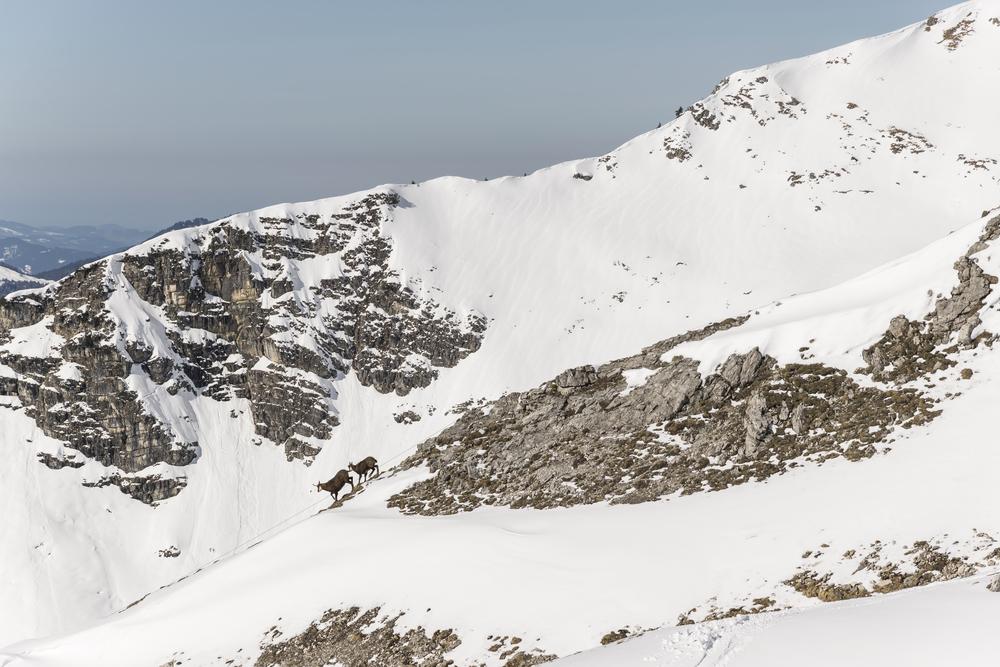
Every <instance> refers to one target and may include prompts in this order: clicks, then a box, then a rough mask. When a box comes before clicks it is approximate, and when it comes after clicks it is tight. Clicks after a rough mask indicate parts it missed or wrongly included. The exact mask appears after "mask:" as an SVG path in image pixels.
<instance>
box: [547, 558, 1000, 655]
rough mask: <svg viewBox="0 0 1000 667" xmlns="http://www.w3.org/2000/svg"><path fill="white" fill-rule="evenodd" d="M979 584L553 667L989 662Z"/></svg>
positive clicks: (715, 625)
mask: <svg viewBox="0 0 1000 667" xmlns="http://www.w3.org/2000/svg"><path fill="white" fill-rule="evenodd" d="M985 584H986V581H985V579H984V578H978V579H976V580H972V581H962V582H955V583H948V584H939V585H935V586H931V587H928V588H922V589H918V590H913V591H906V592H903V593H897V594H894V595H892V596H890V597H887V598H883V599H880V600H878V601H877V602H876V601H869V600H864V601H861V602H857V601H851V602H842V603H837V604H834V605H830V606H828V607H824V608H822V609H812V610H809V611H804V612H799V611H796V612H787V613H782V612H778V613H776V614H765V615H762V616H751V617H746V616H744V617H740V618H736V619H730V620H725V621H716V622H712V623H706V624H704V625H697V626H683V627H678V628H669V629H665V630H659V631H655V632H651V633H649V634H647V635H643V636H642V637H639V638H636V639H633V640H629V641H627V642H624V643H620V644H616V645H613V646H608V647H602V648H599V649H593V650H591V651H587V652H584V653H581V654H579V655H576V656H572V657H569V658H566V659H564V660H559V661H556V662H553V663H551V664H552V665H558V666H559V667H598V666H601V667H604V666H606V665H615V666H616V667H652V666H654V665H655V666H656V667H694V665H699V666H701V667H712V666H714V665H727V666H729V667H756V666H758V665H759V666H765V665H811V666H813V667H839V666H841V665H852V664H853V665H878V666H882V665H909V666H911V667H937V666H938V665H992V664H995V663H996V656H997V652H998V651H1000V642H998V639H997V634H996V627H997V623H998V622H1000V599H998V598H1000V596H998V595H997V594H996V593H990V592H988V591H987V590H985Z"/></svg>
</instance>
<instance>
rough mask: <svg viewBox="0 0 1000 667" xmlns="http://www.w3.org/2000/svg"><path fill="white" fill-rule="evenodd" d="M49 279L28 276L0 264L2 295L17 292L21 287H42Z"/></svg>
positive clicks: (0, 291)
mask: <svg viewBox="0 0 1000 667" xmlns="http://www.w3.org/2000/svg"><path fill="white" fill-rule="evenodd" d="M48 282H49V281H48V280H45V279H43V278H36V277H34V276H28V275H25V274H23V273H21V272H20V271H15V270H14V269H12V268H10V267H9V266H4V265H3V264H0V296H3V295H5V294H10V293H11V292H16V291H17V290H21V289H31V288H34V287H41V286H43V285H45V284H46V283H48Z"/></svg>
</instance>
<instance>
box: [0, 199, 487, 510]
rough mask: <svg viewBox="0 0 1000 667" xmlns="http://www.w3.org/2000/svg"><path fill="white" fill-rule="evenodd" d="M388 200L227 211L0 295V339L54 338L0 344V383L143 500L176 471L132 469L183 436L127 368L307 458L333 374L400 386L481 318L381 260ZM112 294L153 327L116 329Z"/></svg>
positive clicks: (427, 368)
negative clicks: (237, 213)
mask: <svg viewBox="0 0 1000 667" xmlns="http://www.w3.org/2000/svg"><path fill="white" fill-rule="evenodd" d="M398 205H399V199H398V196H397V195H395V194H394V193H389V192H380V193H374V194H369V195H367V196H365V197H362V198H360V199H358V200H356V201H354V202H352V203H349V204H347V205H346V206H344V207H343V208H342V209H341V210H340V211H338V212H336V213H333V214H331V215H329V216H326V217H322V216H320V215H305V214H303V215H298V216H296V217H294V218H280V219H279V218H259V219H257V220H256V221H255V222H256V224H249V223H247V222H246V221H245V220H244V219H241V218H234V219H231V220H227V221H223V222H221V223H219V224H216V225H214V226H212V227H209V228H202V229H199V230H192V231H191V232H188V233H185V234H184V237H183V238H184V241H185V243H184V244H182V245H181V247H178V244H177V242H176V238H175V236H171V237H162V238H161V240H160V241H159V242H158V243H154V244H152V245H146V246H142V247H140V248H139V249H137V250H135V251H132V252H128V253H124V254H122V255H116V256H113V257H111V258H109V259H107V260H104V261H102V262H99V263H97V264H94V265H91V266H89V267H87V268H84V269H81V270H79V271H77V272H76V273H74V274H73V275H71V276H69V277H68V278H66V279H65V280H63V281H62V282H60V283H59V284H57V285H55V286H53V287H51V288H50V289H48V290H46V291H42V292H35V293H32V294H26V295H18V296H15V297H14V298H11V299H6V300H0V337H3V339H9V338H10V333H9V332H10V331H11V330H13V329H16V328H20V327H25V326H29V325H39V326H44V327H46V328H47V329H49V330H51V331H52V332H53V333H55V334H58V335H59V336H61V337H62V339H64V342H63V343H62V344H61V346H56V349H55V351H54V352H53V354H54V356H51V357H46V358H38V357H31V356H24V355H18V354H12V353H2V352H0V363H2V364H4V365H7V366H9V367H11V368H12V369H14V370H15V371H16V372H17V374H18V377H17V378H16V379H14V380H10V379H6V378H5V379H4V384H3V385H2V386H0V390H2V391H4V392H5V393H7V394H16V395H17V396H18V397H19V398H20V399H21V403H22V404H23V406H24V407H25V410H26V412H27V414H29V415H30V416H31V417H32V418H33V419H35V421H36V422H37V423H38V425H39V427H40V428H41V429H42V430H43V431H44V432H45V433H46V435H49V436H51V437H53V438H56V439H58V440H61V441H63V442H65V443H66V445H67V446H68V447H71V448H73V449H76V450H78V451H79V452H81V453H82V454H83V455H85V456H86V457H88V458H91V459H94V460H97V461H99V462H100V463H102V464H104V465H106V466H112V467H114V468H116V469H119V470H120V471H121V472H122V473H124V474H121V473H118V472H111V473H109V474H108V475H107V476H105V477H104V478H102V480H100V481H99V482H97V483H96V484H97V485H106V484H114V485H116V486H118V487H119V488H121V489H122V490H123V491H125V492H126V493H129V494H130V495H133V496H135V497H139V498H140V499H142V500H147V501H150V502H151V501H152V500H156V499H159V498H162V497H166V496H169V495H173V494H174V493H176V492H177V491H179V490H180V488H181V487H182V483H181V482H179V481H175V480H170V479H166V478H164V479H160V478H159V477H157V478H156V479H153V478H152V477H147V478H143V479H139V478H137V477H136V476H135V475H134V474H133V473H136V472H138V471H141V470H143V469H145V468H147V467H148V466H150V465H152V464H154V463H158V462H166V463H168V464H172V465H176V466H184V465H188V464H190V463H192V462H193V461H195V460H196V458H197V455H198V443H197V442H183V441H181V439H180V438H179V436H178V435H177V434H176V433H175V432H174V431H173V430H172V429H171V427H170V425H169V424H168V423H165V422H162V421H160V420H159V419H157V418H156V417H155V416H153V414H151V412H150V411H149V410H147V409H146V406H145V405H144V403H143V400H142V399H140V397H139V396H138V395H137V394H136V392H135V391H134V390H132V389H131V388H130V387H129V385H128V382H127V379H128V378H129V375H130V374H132V373H134V372H137V371H139V372H141V373H142V374H144V375H145V376H147V377H148V379H149V380H150V381H151V382H152V383H154V384H155V385H159V386H162V387H163V389H164V390H165V391H166V392H168V393H169V394H172V395H177V394H179V393H182V392H185V393H188V394H200V395H205V396H209V397H211V398H213V399H215V400H217V401H228V400H231V399H233V398H246V399H248V401H249V406H250V410H251V412H252V417H253V421H254V424H255V429H256V431H257V434H258V435H259V436H260V437H261V438H266V439H268V440H270V441H273V442H274V443H276V444H278V445H281V446H283V447H284V449H285V452H286V454H287V455H288V457H289V459H290V460H291V459H292V458H300V459H305V460H306V461H307V462H308V461H309V460H310V459H311V457H312V456H314V455H315V454H316V453H317V452H318V451H319V449H318V446H319V444H321V441H324V440H328V439H329V438H330V437H331V436H332V434H333V428H334V427H335V426H336V425H337V423H338V422H337V417H336V407H335V403H334V398H335V396H336V392H335V390H334V389H333V387H332V384H331V383H332V381H333V380H335V379H337V378H338V377H343V375H345V374H347V373H349V372H350V371H352V370H353V371H354V372H356V373H357V375H358V378H359V380H360V381H361V383H362V384H364V385H367V386H371V387H373V388H374V389H375V390H377V391H380V392H383V393H387V392H395V393H397V394H399V395H405V394H406V393H407V392H409V391H410V390H411V389H413V388H415V387H424V386H427V385H428V384H429V383H430V382H431V381H433V380H434V378H435V377H436V375H437V370H436V369H437V368H439V367H449V366H453V365H455V364H456V363H458V362H459V361H460V360H461V359H463V358H464V357H465V356H467V355H469V354H471V353H472V352H474V351H475V350H477V349H478V347H479V345H480V341H481V339H482V336H483V332H484V331H485V328H486V321H485V318H484V317H482V316H481V315H479V314H477V313H472V314H469V315H467V316H465V317H462V316H460V315H458V314H457V313H455V312H454V311H452V310H450V309H448V308H446V307H445V306H443V305H442V304H440V303H437V302H435V301H432V300H430V299H428V298H426V297H422V296H420V295H418V294H417V293H415V292H414V291H413V290H412V289H410V288H409V287H408V286H406V285H404V284H403V283H402V281H401V280H400V279H399V276H398V275H397V274H396V273H395V272H394V271H392V270H391V269H390V268H389V256H390V253H391V245H390V241H389V239H388V238H386V237H384V236H383V235H382V233H381V228H382V224H383V222H384V221H385V220H386V218H387V216H388V215H390V214H391V211H392V210H393V209H394V208H395V207H396V206H398ZM252 222H254V221H252ZM300 274H309V277H308V278H305V277H303V275H300ZM314 275H315V276H318V277H317V278H312V276H314ZM323 276H329V277H323ZM113 299H119V302H120V300H123V299H124V300H125V301H126V302H128V303H129V304H131V303H133V302H134V303H136V304H137V305H141V306H142V309H143V310H144V312H136V313H135V314H136V315H138V316H140V317H145V319H146V321H147V322H148V321H149V320H150V318H151V317H155V318H157V319H158V320H159V322H157V324H160V325H162V327H160V328H161V329H162V331H163V334H162V338H161V339H154V338H151V337H147V338H141V337H138V338H137V337H136V334H135V333H134V332H127V331H126V323H125V322H122V321H119V316H118V315H117V314H116V312H115V310H114V308H112V307H111V306H110V305H109V300H113ZM151 329H153V327H151ZM141 335H143V334H140V336H141ZM145 335H147V336H153V335H154V334H145ZM66 368H72V369H76V372H70V373H66V372H61V369H63V370H65V369H66ZM49 459H50V460H46V461H43V462H44V463H45V464H46V465H48V466H49V467H56V466H58V465H59V464H58V462H55V461H54V460H51V459H52V457H51V456H50V457H49Z"/></svg>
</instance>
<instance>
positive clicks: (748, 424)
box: [389, 217, 1000, 514]
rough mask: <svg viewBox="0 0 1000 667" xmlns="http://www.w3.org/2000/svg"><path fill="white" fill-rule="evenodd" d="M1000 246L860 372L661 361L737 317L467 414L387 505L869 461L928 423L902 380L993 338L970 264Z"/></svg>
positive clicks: (578, 493)
mask: <svg viewBox="0 0 1000 667" xmlns="http://www.w3.org/2000/svg"><path fill="white" fill-rule="evenodd" d="M998 237H1000V217H997V218H994V219H993V220H992V221H991V222H989V223H988V224H987V225H986V228H985V231H984V233H983V234H982V236H981V238H980V240H979V241H978V242H977V243H976V244H975V245H974V246H973V247H972V248H970V249H969V250H968V252H967V253H966V254H965V255H964V256H963V257H961V258H960V259H959V260H958V261H957V262H956V264H955V269H956V272H957V275H958V281H959V282H958V285H957V286H956V287H955V288H954V289H953V291H952V293H951V294H950V295H949V296H940V297H939V298H938V300H937V302H936V305H935V308H934V310H933V311H932V312H930V313H928V314H927V316H926V317H925V318H924V320H923V321H921V322H911V321H909V320H906V318H901V317H897V318H895V319H893V320H892V322H891V323H890V324H889V327H888V330H887V331H886V333H885V335H884V336H883V337H882V338H881V339H880V340H879V341H878V342H876V343H875V344H874V345H872V346H871V347H870V348H868V349H867V350H865V352H864V355H863V358H864V359H865V361H866V363H867V364H868V365H867V367H865V368H861V369H858V370H857V371H856V373H858V377H854V376H852V375H851V374H849V373H848V372H847V371H845V370H842V369H837V368H832V367H829V366H825V365H823V364H818V363H803V364H779V363H777V362H776V361H775V359H773V358H771V357H769V356H767V355H766V354H763V353H761V351H760V350H758V349H756V348H754V349H751V350H747V351H746V352H745V353H742V354H734V355H732V356H730V357H729V358H728V359H727V360H726V361H725V362H724V363H723V364H721V365H720V366H719V367H718V368H717V369H716V370H715V372H714V373H712V374H710V375H708V376H707V377H702V376H701V374H700V373H699V371H698V363H697V362H696V361H695V360H693V359H688V358H685V357H682V356H674V357H673V358H672V359H669V360H665V359H667V357H669V354H665V353H668V352H669V351H670V350H671V349H673V348H674V347H676V346H677V345H678V344H680V343H681V342H684V341H686V340H696V339H702V338H705V337H707V336H709V335H711V334H713V333H715V332H716V331H719V330H722V329H726V328H732V327H736V326H740V325H741V324H743V322H745V321H746V318H743V319H737V320H728V321H725V322H721V323H718V324H716V325H713V326H711V327H708V328H706V329H703V330H700V331H696V332H692V333H690V334H687V335H684V336H680V337H677V338H674V339H670V340H667V341H663V342H661V343H659V344H657V345H654V346H652V347H651V348H649V349H647V350H644V351H643V352H642V353H641V354H639V355H636V356H633V357H629V358H626V359H621V360H618V361H614V362H611V363H609V364H606V365H604V366H601V367H599V368H594V367H582V368H577V369H572V370H569V371H566V372H564V373H562V374H561V375H559V376H558V377H556V378H555V379H554V380H552V381H551V382H547V383H545V384H543V385H542V386H540V387H538V388H535V389H532V390H530V391H526V392H521V393H513V394H509V395H506V396H503V397H502V398H500V399H498V400H497V401H495V402H494V403H492V404H489V405H486V406H484V407H477V408H471V409H469V410H468V411H466V412H465V413H464V414H463V415H462V417H461V418H460V419H459V420H458V421H457V422H456V423H455V424H454V425H453V426H451V427H449V428H448V429H445V430H444V431H443V432H442V433H441V434H439V435H438V436H437V437H435V438H432V439H430V440H428V441H427V442H425V443H423V444H422V445H421V446H420V447H419V448H418V450H417V452H416V454H414V455H413V456H412V457H410V458H409V459H407V460H406V461H405V462H404V463H403V467H404V468H411V467H416V466H421V465H426V466H428V467H429V469H430V470H431V472H432V473H433V475H432V476H431V477H429V478H427V479H425V480H422V481H420V482H418V483H416V484H414V485H412V486H411V487H409V488H407V489H406V490H404V491H402V492H401V493H399V494H397V495H395V496H393V497H392V498H391V499H390V501H389V503H390V505H392V506H394V507H398V508H400V509H401V510H402V511H404V512H406V513H413V514H450V513H455V512H459V511H465V510H472V509H475V508H476V507H480V506H482V505H506V506H511V507H535V508H548V507H557V506H570V505H578V504H585V503H595V502H601V501H610V502H612V503H638V502H645V501H650V500H655V499H657V498H661V497H664V496H667V495H670V494H673V493H678V492H679V493H682V494H689V493H695V492H698V491H710V490H718V489H723V488H726V487H729V486H732V485H735V484H741V483H744V482H747V481H751V480H762V479H765V478H767V477H770V476H772V475H775V474H781V473H784V472H785V471H787V470H788V469H790V468H793V467H795V466H798V465H803V464H805V463H808V462H814V463H822V462H823V461H825V460H827V459H830V458H836V457H842V458H846V459H849V460H859V459H864V458H868V457H871V456H873V455H874V454H876V453H877V452H878V451H879V450H880V447H882V446H883V445H884V443H886V442H887V441H888V440H889V439H890V438H891V437H892V434H893V432H894V431H897V430H898V429H906V428H911V427H914V426H919V425H922V424H925V423H927V422H928V421H930V420H931V419H933V418H934V417H935V416H937V414H939V412H938V411H937V410H935V409H934V408H935V405H934V402H933V401H932V400H931V399H930V398H928V397H926V396H925V395H923V394H922V393H921V391H920V390H919V389H918V388H916V387H914V386H911V385H912V383H911V384H907V383H909V382H910V381H912V380H915V379H917V378H920V377H924V376H925V375H926V374H928V373H931V372H934V371H939V370H942V369H944V368H947V367H949V366H952V365H954V363H955V362H954V360H953V359H952V358H951V357H952V356H954V354H955V353H956V352H957V351H958V350H959V349H960V348H968V347H974V346H977V345H992V344H993V342H994V341H995V339H996V336H995V335H993V334H990V333H988V332H984V333H980V334H979V335H977V336H975V337H973V335H972V334H973V331H974V330H975V329H976V327H977V326H978V325H979V324H980V317H979V312H980V310H981V309H982V308H983V307H984V300H985V299H986V297H987V296H988V295H989V294H990V292H991V289H992V287H993V286H994V285H995V284H996V282H997V279H996V277H994V276H990V275H987V274H986V273H985V272H984V271H983V270H982V269H981V268H980V266H979V265H978V264H977V262H976V260H975V258H974V255H975V254H976V253H978V252H980V251H982V250H983V249H985V248H986V247H987V245H988V244H989V243H990V242H991V241H994V240H996V239H997V238H998ZM803 349H806V348H805V347H804V348H803ZM861 376H866V377H867V380H868V381H865V382H859V380H861V379H862V378H861ZM629 377H632V378H638V379H634V380H633V382H631V383H630V382H629V381H628V379H629ZM871 380H875V381H876V382H871Z"/></svg>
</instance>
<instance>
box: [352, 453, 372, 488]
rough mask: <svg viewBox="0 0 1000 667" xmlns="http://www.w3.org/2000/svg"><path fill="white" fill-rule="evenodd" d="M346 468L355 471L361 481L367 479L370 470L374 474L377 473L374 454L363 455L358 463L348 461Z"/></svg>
mask: <svg viewBox="0 0 1000 667" xmlns="http://www.w3.org/2000/svg"><path fill="white" fill-rule="evenodd" d="M347 469H348V470H351V471H352V472H355V473H357V475H358V479H359V480H360V481H362V482H366V481H368V478H369V476H372V472H374V473H375V476H377V475H378V474H379V469H378V461H376V460H375V457H374V456H368V457H365V458H364V459H362V460H361V461H359V462H358V463H348V464H347Z"/></svg>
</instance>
